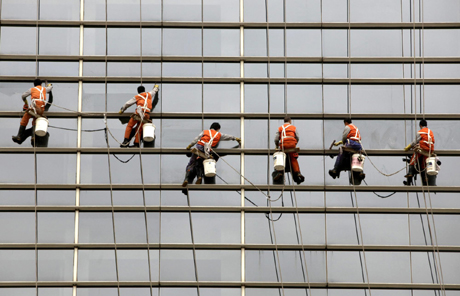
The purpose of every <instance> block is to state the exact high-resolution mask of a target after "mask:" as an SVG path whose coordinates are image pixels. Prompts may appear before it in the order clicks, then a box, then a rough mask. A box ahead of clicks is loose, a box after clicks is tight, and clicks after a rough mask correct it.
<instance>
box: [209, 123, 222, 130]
mask: <svg viewBox="0 0 460 296" xmlns="http://www.w3.org/2000/svg"><path fill="white" fill-rule="evenodd" d="M210 129H213V130H216V131H217V130H219V129H220V124H219V123H218V122H214V123H213V124H211V127H210Z"/></svg>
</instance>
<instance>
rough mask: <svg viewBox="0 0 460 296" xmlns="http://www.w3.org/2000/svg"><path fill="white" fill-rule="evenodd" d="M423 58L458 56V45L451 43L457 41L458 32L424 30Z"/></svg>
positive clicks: (459, 33)
mask: <svg viewBox="0 0 460 296" xmlns="http://www.w3.org/2000/svg"><path fill="white" fill-rule="evenodd" d="M424 31H425V32H424V35H425V39H424V45H425V46H424V48H425V56H456V57H458V56H459V55H460V45H458V44H456V43H452V40H455V39H458V37H459V36H460V30H426V29H425V30H424ZM452 38H454V39H452Z"/></svg>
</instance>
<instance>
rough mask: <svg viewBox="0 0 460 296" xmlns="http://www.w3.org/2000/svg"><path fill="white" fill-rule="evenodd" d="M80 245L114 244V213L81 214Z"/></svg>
mask: <svg viewBox="0 0 460 296" xmlns="http://www.w3.org/2000/svg"><path fill="white" fill-rule="evenodd" d="M79 221H80V225H79V230H78V237H79V242H80V243H113V224H112V213H98V212H81V213H80V216H79Z"/></svg>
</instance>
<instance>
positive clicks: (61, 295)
mask: <svg viewBox="0 0 460 296" xmlns="http://www.w3.org/2000/svg"><path fill="white" fill-rule="evenodd" d="M38 296H72V288H38Z"/></svg>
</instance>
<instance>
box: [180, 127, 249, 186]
mask: <svg viewBox="0 0 460 296" xmlns="http://www.w3.org/2000/svg"><path fill="white" fill-rule="evenodd" d="M219 130H220V124H219V123H218V122H214V123H213V124H211V126H210V128H209V130H204V131H203V132H201V133H200V134H199V135H198V136H197V137H196V138H195V139H194V140H193V141H192V143H190V145H188V146H187V148H186V149H187V150H190V149H191V148H192V147H193V145H195V144H196V149H197V150H198V152H197V153H198V154H200V155H202V156H198V155H197V154H195V153H193V154H192V156H191V157H190V161H189V163H188V164H187V168H186V170H185V178H184V182H183V183H182V187H186V186H187V185H188V183H189V181H190V179H191V180H192V181H193V177H192V176H193V175H196V177H197V180H196V183H195V184H201V182H202V179H203V173H204V172H203V170H204V168H203V160H204V159H209V158H214V159H215V160H216V159H218V157H217V155H216V154H214V153H213V151H212V149H213V148H216V147H217V146H218V145H219V141H221V140H222V141H232V140H234V141H237V142H238V143H239V144H241V139H240V138H237V137H235V136H231V135H227V134H222V133H220V132H219ZM200 152H201V153H200ZM203 154H204V155H203ZM206 165H209V166H210V167H209V169H210V171H209V172H208V174H209V175H210V176H211V175H212V174H213V173H215V163H213V162H209V161H208V162H207V163H206ZM212 166H214V167H212Z"/></svg>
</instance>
